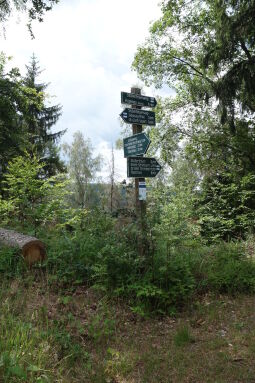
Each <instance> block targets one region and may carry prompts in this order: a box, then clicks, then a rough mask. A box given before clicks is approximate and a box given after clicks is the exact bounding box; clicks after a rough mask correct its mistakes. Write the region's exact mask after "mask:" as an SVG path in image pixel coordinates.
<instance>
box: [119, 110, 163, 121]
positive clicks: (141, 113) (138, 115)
mask: <svg viewBox="0 0 255 383" xmlns="http://www.w3.org/2000/svg"><path fill="white" fill-rule="evenodd" d="M120 116H121V118H122V119H123V120H124V121H125V122H126V123H128V124H139V125H156V121H155V113H154V112H151V111H149V110H141V109H132V108H126V109H124V110H123V112H122V113H121V114H120Z"/></svg>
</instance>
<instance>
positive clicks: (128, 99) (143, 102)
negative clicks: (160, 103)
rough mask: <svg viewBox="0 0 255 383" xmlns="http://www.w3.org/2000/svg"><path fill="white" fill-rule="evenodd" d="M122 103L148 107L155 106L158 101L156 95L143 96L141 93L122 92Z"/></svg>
mask: <svg viewBox="0 0 255 383" xmlns="http://www.w3.org/2000/svg"><path fill="white" fill-rule="evenodd" d="M121 103H122V104H129V105H136V106H145V107H148V108H155V106H156V105H157V101H156V99H155V97H148V96H142V95H141V94H134V93H127V92H121Z"/></svg>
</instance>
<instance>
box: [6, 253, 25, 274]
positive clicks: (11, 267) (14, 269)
mask: <svg viewBox="0 0 255 383" xmlns="http://www.w3.org/2000/svg"><path fill="white" fill-rule="evenodd" d="M24 269H25V265H24V261H23V259H22V257H21V256H20V254H18V251H17V249H10V248H7V247H0V274H2V275H5V277H7V278H15V277H19V276H20V275H21V274H22V273H23V272H24Z"/></svg>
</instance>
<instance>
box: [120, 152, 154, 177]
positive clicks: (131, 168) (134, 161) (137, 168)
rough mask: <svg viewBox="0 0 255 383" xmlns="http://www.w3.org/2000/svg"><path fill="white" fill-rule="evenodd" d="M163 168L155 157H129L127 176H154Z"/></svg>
mask: <svg viewBox="0 0 255 383" xmlns="http://www.w3.org/2000/svg"><path fill="white" fill-rule="evenodd" d="M160 170H161V166H160V164H159V163H158V161H157V160H156V159H155V158H148V157H128V158H127V176H128V177H133V178H153V177H155V176H156V175H157V174H158V172H159V171H160Z"/></svg>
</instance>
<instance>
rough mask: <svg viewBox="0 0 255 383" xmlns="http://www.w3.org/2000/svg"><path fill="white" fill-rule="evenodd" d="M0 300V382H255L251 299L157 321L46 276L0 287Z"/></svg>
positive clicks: (220, 299) (196, 305)
mask: <svg viewBox="0 0 255 383" xmlns="http://www.w3.org/2000/svg"><path fill="white" fill-rule="evenodd" d="M0 298H1V301H0V382H8V383H9V382H24V383H27V382H32V383H34V382H40V383H44V382H45V383H47V382H62V383H74V382H79V383H83V382H84V383H85V382H88V383H160V382H162V383H168V382H169V383H170V382H171V383H177V382H178V383H182V382H183V383H184V382H189V383H191V382H192V383H193V382H194V383H205V382H208V383H209V382H211V383H223V382H224V383H226V382H230V383H237V382H240V383H241V382H242V383H251V382H255V297H254V296H238V297H235V298H230V297H228V296H217V297H216V296H210V295H208V296H205V297H204V298H203V299H200V300H198V301H197V302H193V308H192V309H189V310H187V311H185V312H183V313H181V314H178V315H177V316H176V317H162V318H141V317H139V316H137V314H134V313H133V312H132V311H131V309H130V308H128V307H127V306H125V305H124V304H123V303H121V302H118V301H116V300H115V301H112V300H109V299H107V298H105V297H104V296H102V294H101V293H98V292H95V291H93V290H92V289H87V288H85V287H81V286H78V287H75V288H71V289H70V288H69V289H65V290H63V288H62V289H59V290H58V289H57V288H56V285H55V287H52V286H51V287H50V284H49V281H48V280H46V279H45V277H44V278H41V279H40V280H39V281H38V279H37V281H35V280H34V279H33V278H31V280H29V279H28V280H26V281H24V280H23V281H21V280H12V281H10V282H6V281H5V282H2V286H1V290H0ZM8 353H9V354H8Z"/></svg>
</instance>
